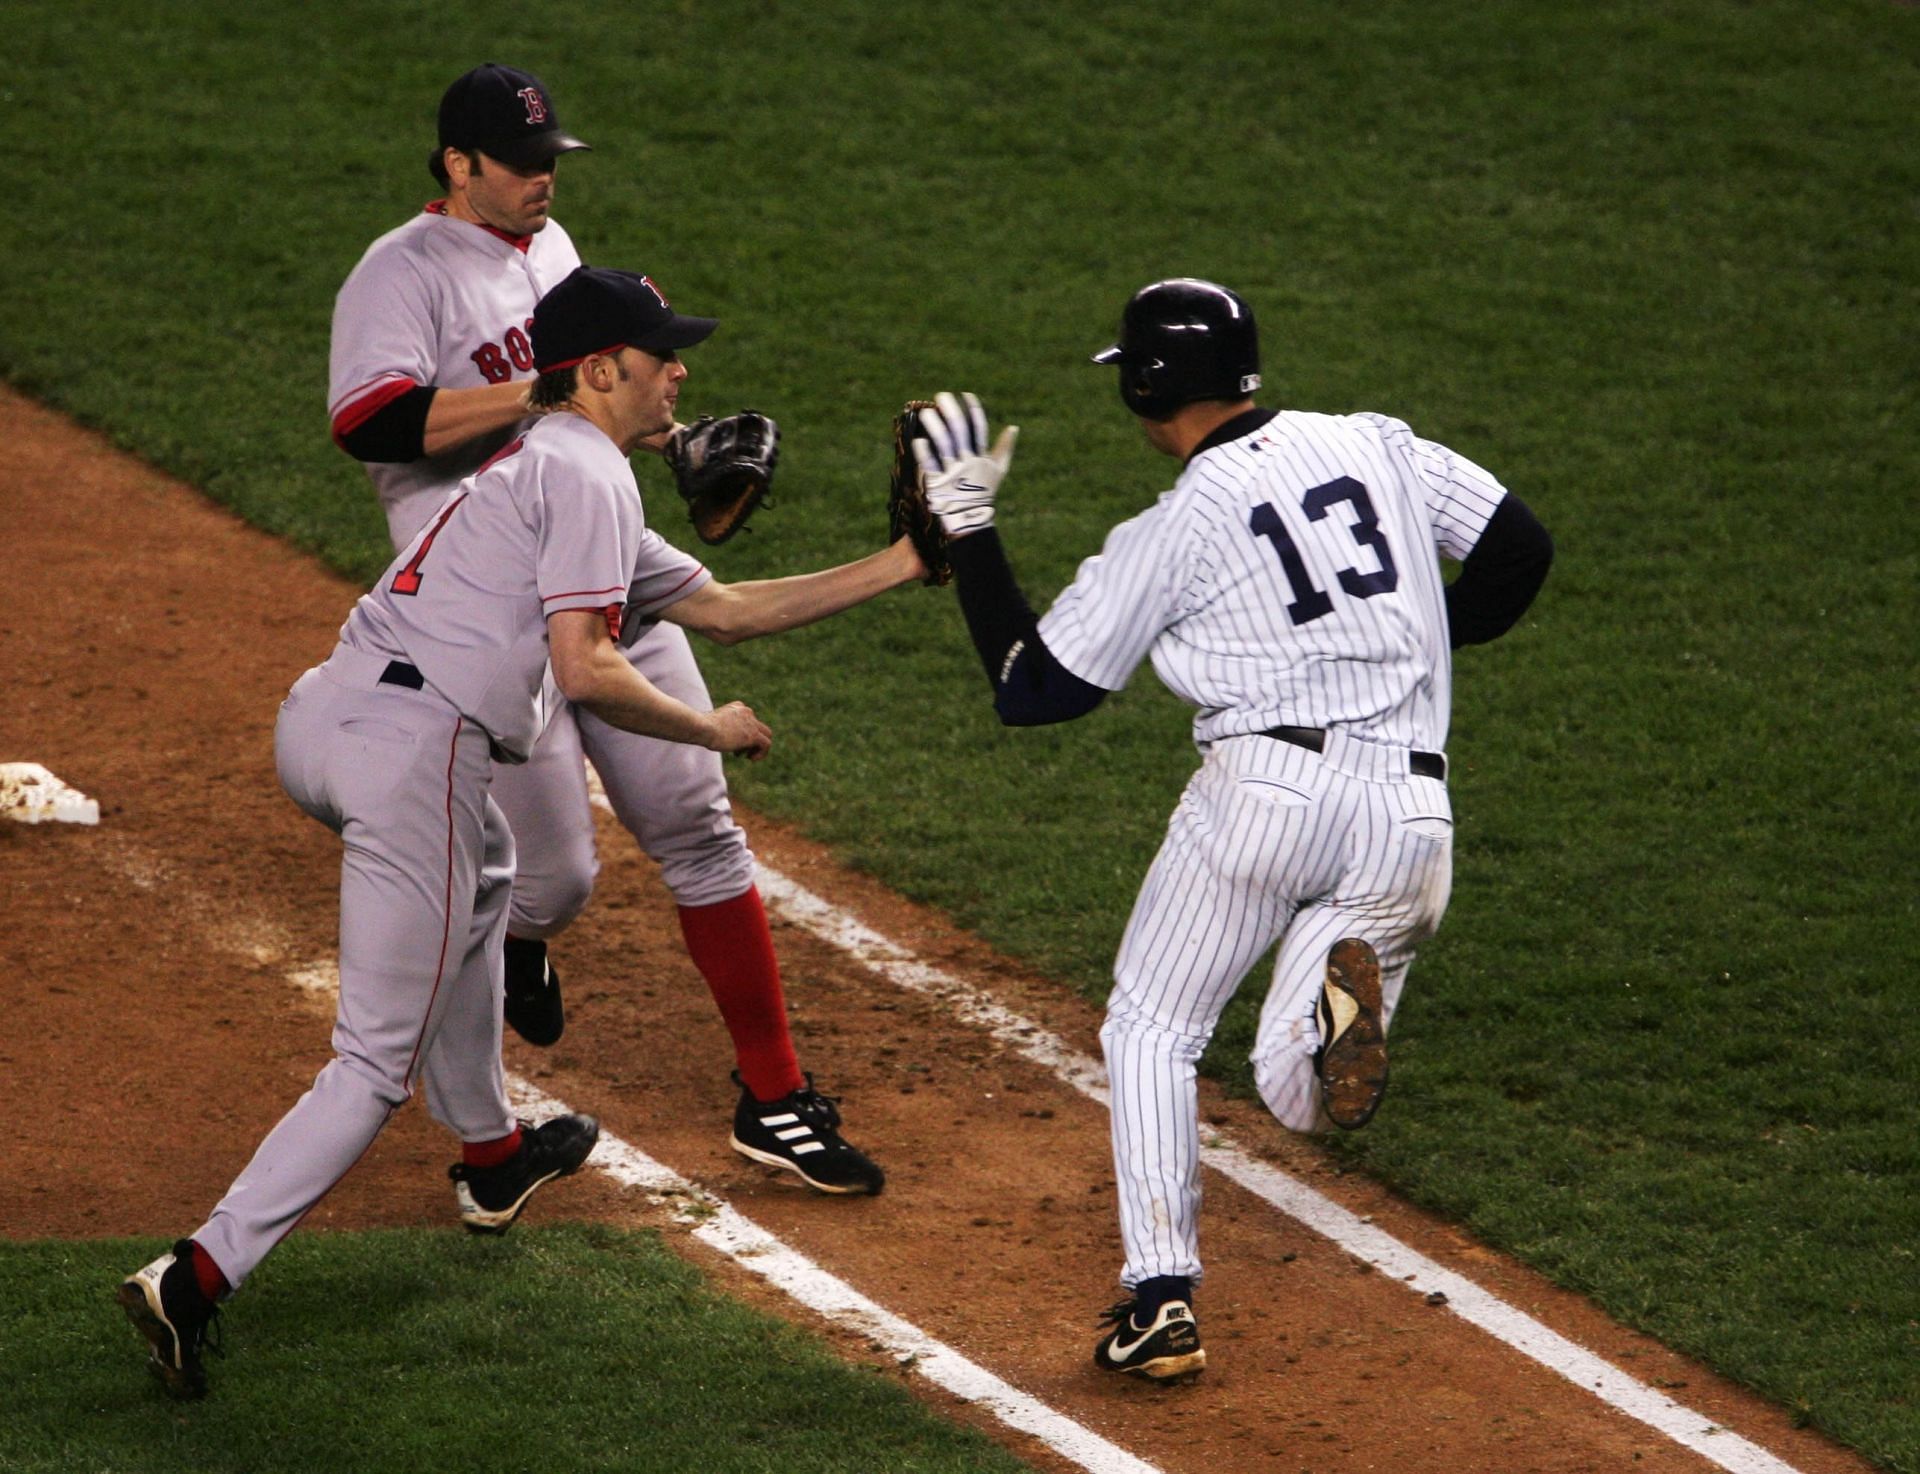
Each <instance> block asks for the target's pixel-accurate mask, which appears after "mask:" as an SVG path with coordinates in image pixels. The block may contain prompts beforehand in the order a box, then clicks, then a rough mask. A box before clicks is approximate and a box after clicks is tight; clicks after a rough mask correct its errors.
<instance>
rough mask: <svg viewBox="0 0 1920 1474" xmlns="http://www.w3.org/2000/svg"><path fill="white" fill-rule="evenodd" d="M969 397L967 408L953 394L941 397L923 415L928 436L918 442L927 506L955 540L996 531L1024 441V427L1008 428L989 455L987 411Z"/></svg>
mask: <svg viewBox="0 0 1920 1474" xmlns="http://www.w3.org/2000/svg"><path fill="white" fill-rule="evenodd" d="M963 397H964V399H965V401H966V402H965V405H964V406H963V405H962V404H961V401H960V399H957V398H955V397H954V396H953V395H952V394H948V393H944V392H943V393H941V394H938V395H936V396H935V397H934V407H933V408H932V409H925V410H922V411H921V412H920V424H921V427H922V428H923V429H924V430H925V431H926V432H927V434H926V435H925V436H924V437H921V438H916V439H915V440H914V442H913V454H914V459H915V460H916V461H918V462H919V464H920V475H921V479H922V484H923V485H924V486H925V487H926V493H927V506H928V507H929V508H930V509H931V510H932V512H933V514H934V516H936V517H938V518H939V519H940V525H941V527H942V528H944V529H945V531H946V534H947V536H948V537H953V538H960V537H966V536H967V535H969V534H970V533H975V532H979V531H981V530H982V529H984V528H988V527H991V526H992V525H993V499H994V497H995V495H996V494H997V493H998V492H999V490H1000V482H1001V480H1002V479H1003V478H1004V477H1005V476H1006V474H1007V469H1008V467H1009V466H1011V465H1012V464H1013V446H1014V442H1015V441H1016V440H1017V439H1019V436H1020V427H1019V426H1018V425H1008V426H1007V427H1006V428H1005V429H1003V430H1002V431H1001V432H1000V438H999V439H998V440H997V441H995V442H994V445H993V449H992V450H988V449H987V448H986V440H987V416H986V411H985V410H984V409H982V408H981V405H980V401H979V400H978V399H977V398H976V397H975V396H973V395H972V394H967V395H964V396H963Z"/></svg>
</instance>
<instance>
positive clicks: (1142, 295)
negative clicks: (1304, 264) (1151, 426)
mask: <svg viewBox="0 0 1920 1474" xmlns="http://www.w3.org/2000/svg"><path fill="white" fill-rule="evenodd" d="M1093 361H1094V362H1095V363H1110V364H1117V365H1118V366H1119V369H1120V398H1121V400H1122V401H1123V402H1124V403H1125V404H1126V406H1127V408H1128V409H1129V410H1131V411H1132V412H1133V413H1134V414H1136V415H1138V416H1140V417H1141V418H1142V419H1147V420H1164V419H1167V418H1169V417H1170V416H1172V414H1173V413H1174V411H1176V410H1177V409H1179V408H1180V406H1181V405H1183V404H1191V403H1192V402H1193V401H1194V400H1196V399H1225V400H1234V399H1241V398H1244V397H1245V396H1246V395H1248V394H1251V393H1252V392H1253V391H1254V390H1255V389H1258V388H1259V387H1260V339H1259V334H1258V332H1257V331H1256V330H1255V328H1254V323H1253V309H1252V308H1251V307H1249V306H1248V305H1247V303H1246V300H1245V299H1244V298H1243V297H1241V296H1240V294H1239V293H1238V292H1234V291H1230V290H1229V289H1228V288H1226V287H1223V286H1220V285H1218V284H1216V283H1214V282H1208V281H1200V280H1198V279H1196V278H1193V277H1174V278H1170V279H1169V280H1167V281H1158V282H1154V283H1152V284H1151V285H1149V286H1145V287H1142V288H1141V289H1140V290H1139V291H1137V292H1135V293H1134V294H1133V297H1132V298H1131V300H1129V301H1128V303H1127V306H1126V310H1125V311H1124V312H1123V313H1122V314H1121V318H1120V338H1119V341H1118V342H1116V343H1114V344H1113V345H1112V346H1111V347H1109V348H1104V349H1102V350H1101V351H1100V352H1098V353H1096V354H1094V355H1093Z"/></svg>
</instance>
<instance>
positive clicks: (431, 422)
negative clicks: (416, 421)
mask: <svg viewBox="0 0 1920 1474" xmlns="http://www.w3.org/2000/svg"><path fill="white" fill-rule="evenodd" d="M527 387H528V386H527V383H526V382H525V381H521V382H517V383H508V384H487V385H484V386H483V387H481V388H478V389H438V390H435V391H434V396H433V403H432V404H430V405H429V406H428V407H427V424H426V454H428V455H430V456H437V455H442V454H444V453H445V452H447V451H450V450H454V449H457V448H458V447H460V446H462V445H465V444H466V443H467V442H468V441H469V440H473V439H476V438H478V437H479V436H482V435H490V434H492V433H493V432H494V431H496V430H504V429H506V428H507V426H509V425H513V424H517V423H518V422H519V421H521V420H523V419H525V418H526V417H527Z"/></svg>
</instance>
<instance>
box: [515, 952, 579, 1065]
mask: <svg viewBox="0 0 1920 1474" xmlns="http://www.w3.org/2000/svg"><path fill="white" fill-rule="evenodd" d="M506 952H507V999H506V1009H505V1012H506V1020H507V1025H508V1027H510V1028H511V1029H512V1030H513V1032H514V1033H516V1034H518V1035H519V1036H520V1037H521V1038H522V1039H524V1040H526V1041H527V1043H529V1044H538V1045H540V1046H541V1047H542V1048H545V1047H546V1046H547V1045H549V1044H552V1043H554V1042H556V1041H557V1040H558V1039H559V1038H560V1033H561V1031H562V1030H563V1029H565V1028H566V1026H567V1015H566V1010H564V1009H563V1008H561V1006H560V974H559V973H557V972H555V971H554V970H553V964H552V963H551V962H549V961H548V960H547V944H546V943H545V942H528V941H523V940H521V939H520V938H519V937H508V938H507V946H506Z"/></svg>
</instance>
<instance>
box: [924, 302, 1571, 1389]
mask: <svg viewBox="0 0 1920 1474" xmlns="http://www.w3.org/2000/svg"><path fill="white" fill-rule="evenodd" d="M1094 362H1096V363H1102V364H1112V365H1115V366H1116V367H1117V368H1118V371H1119V376H1120V395H1121V398H1122V400H1123V401H1124V402H1125V404H1126V406H1127V408H1128V409H1129V410H1131V411H1132V412H1133V413H1134V414H1135V415H1136V416H1138V417H1139V419H1140V422H1141V425H1142V428H1143V429H1144V430H1145V432H1146V437H1147V440H1148V441H1149V443H1150V444H1151V445H1152V446H1153V447H1154V449H1156V450H1158V451H1160V452H1162V453H1164V454H1166V455H1169V456H1172V457H1174V458H1175V459H1176V460H1178V461H1179V462H1180V463H1181V466H1182V470H1181V473H1180V476H1179V479H1178V480H1177V481H1176V482H1175V484H1174V486H1173V489H1172V490H1171V491H1168V492H1166V493H1164V494H1163V495H1162V496H1161V497H1160V498H1159V499H1158V500H1157V501H1156V502H1155V503H1154V504H1153V505H1152V506H1151V507H1148V508H1147V509H1146V510H1145V511H1143V512H1141V513H1140V514H1139V515H1137V516H1135V517H1132V518H1130V519H1128V520H1127V521H1124V522H1122V523H1120V524H1119V525H1118V526H1117V527H1115V528H1114V529H1113V530H1112V532H1110V533H1109V534H1108V536H1107V539H1106V543H1105V545H1104V546H1103V547H1102V549H1101V551H1100V553H1099V554H1098V555H1097V556H1095V557H1092V558H1089V559H1087V560H1086V561H1085V562H1084V563H1082V564H1081V566H1080V569H1079V572H1078V574H1077V575H1076V576H1075V578H1074V580H1073V582H1072V584H1070V585H1069V586H1068V587H1067V589H1066V590H1065V591H1064V592H1062V593H1061V595H1060V596H1059V598H1058V599H1056V600H1055V601H1054V603H1053V606H1052V607H1051V608H1050V609H1049V610H1048V611H1047V613H1046V614H1045V616H1044V617H1042V618H1039V619H1037V620H1036V619H1035V617H1034V615H1033V613H1032V611H1031V609H1030V608H1029V607H1028V605H1027V603H1026V600H1025V599H1024V597H1023V596H1022V595H1021V593H1020V590H1019V587H1018V585H1017V583H1016V582H1015V580H1014V577H1013V574H1012V572H1011V570H1010V568H1009V566H1008V564H1007V560H1006V555H1005V553H1004V551H1003V550H1002V548H1001V544H1000V539H999V535H998V533H997V532H996V531H995V530H994V528H993V526H992V523H993V503H994V495H995V492H996V490H997V488H998V485H999V482H1000V479H1001V478H1002V476H1004V474H1005V472H1006V470H1007V466H1008V463H1009V462H1010V460H1011V456H1012V450H1013V432H1012V431H1008V432H1006V433H1004V434H1003V435H1002V437H1001V439H1000V441H999V443H998V444H997V445H995V446H993V447H992V448H991V449H989V448H988V444H987V424H986V417H985V415H984V413H983V412H982V411H981V409H980V405H979V401H977V400H975V399H973V398H972V396H967V397H966V401H965V403H962V402H961V401H959V400H957V399H955V397H954V396H952V395H942V396H940V397H939V399H937V400H936V401H935V408H934V409H933V410H928V411H923V412H922V420H923V426H924V428H925V430H926V436H925V438H924V439H923V440H917V441H916V442H915V450H916V453H917V454H918V455H919V457H920V462H921V466H922V470H923V472H924V475H925V485H926V488H927V495H928V501H929V504H930V505H931V506H932V508H933V510H934V511H935V513H936V514H937V515H938V516H939V517H940V520H941V523H942V526H943V527H944V529H945V530H946V532H947V533H948V535H949V536H950V537H952V538H954V539H957V540H956V541H955V542H954V543H953V545H952V548H951V556H952V560H953V564H954V573H955V580H956V583H957V585H958V589H959V596H960V601H961V605H962V608H963V610H964V611H965V615H966V620H967V627H968V629H969V631H970V632H971V634H972V636H973V640H974V643H975V645H976V646H977V647H978V649H979V652H980V656H981V659H982V661H983V662H984V664H985V666H986V671H987V675H988V678H989V680H990V681H991V682H992V685H993V691H994V705H995V709H996V710H997V711H998V713H999V715H1000V719H1001V720H1002V721H1003V722H1005V723H1007V724H1008V725H1013V726H1022V725H1032V724H1038V723H1046V722H1057V721H1064V720H1068V719H1070V718H1073V717H1078V716H1082V715H1084V714H1085V713H1087V712H1089V711H1091V710H1092V709H1093V708H1094V707H1095V706H1096V705H1098V704H1099V702H1100V701H1101V699H1102V698H1103V697H1104V696H1105V695H1106V693H1107V692H1109V691H1117V690H1119V689H1120V688H1121V687H1122V686H1124V685H1125V684H1126V681H1127V679H1128V677H1129V676H1130V675H1131V674H1132V672H1133V670H1134V668H1135V667H1136V666H1138V665H1139V663H1140V661H1141V660H1142V659H1147V658H1150V659H1151V660H1152V662H1153V667H1154V670H1155V672H1156V673H1157V674H1158V675H1159V677H1160V679H1161V680H1162V681H1163V682H1165V684H1166V685H1167V686H1168V688H1169V689H1171V690H1172V691H1173V692H1174V693H1175V694H1176V695H1178V696H1180V697H1181V698H1182V699H1183V700H1185V701H1187V702H1189V703H1190V704H1191V705H1193V706H1194V707H1195V708H1197V714H1196V716H1195V718H1194V725H1193V734H1194V741H1195V744H1196V746H1198V748H1199V750H1200V752H1201V755H1202V761H1201V764H1200V768H1199V771H1198V772H1197V773H1195V774H1194V776H1193V779H1192V781H1191V782H1189V783H1188V785H1187V788H1186V791H1185V793H1184V794H1183V795H1182V797H1181V800H1180V803H1179V806H1178V807H1177V808H1176V809H1175V810H1174V813H1173V816H1172V819H1171V820H1170V822H1169V824H1168V826H1167V836H1166V840H1165V842H1164V844H1163V845H1162V847H1161V849H1160V852H1159V854H1158V856H1157V857H1156V858H1155V860H1154V862H1153V865H1152V867H1151V869H1149V871H1148V872H1147V877H1146V880H1145V883H1144V884H1143V885H1142V886H1141V889H1140V894H1139V897H1138V899H1137V900H1136V902H1135V904H1134V910H1133V915H1132V917H1131V919H1130V920H1129V921H1128V924H1127V928H1126V933H1125V935H1124V937H1123V938H1122V940H1121V943H1120V950H1119V955H1118V957H1117V959H1116V961H1115V964H1114V989H1113V993H1112V996H1111V998H1110V999H1109V1002H1108V1005H1107V1018H1106V1024H1105V1026H1104V1027H1103V1028H1102V1030H1101V1042H1102V1044H1103V1045H1104V1047H1105V1050H1106V1058H1107V1070H1108V1076H1109V1082H1110V1088H1111V1091H1112V1132H1113V1154H1114V1170H1115V1174H1116V1176H1117V1179H1118V1183H1119V1207H1120V1231H1121V1237H1122V1239H1123V1241H1124V1244H1125V1249H1126V1262H1125V1265H1124V1267H1123V1268H1122V1271H1121V1275H1120V1280H1121V1284H1122V1285H1123V1286H1124V1287H1125V1288H1126V1290H1127V1292H1128V1297H1127V1299H1126V1300H1124V1301H1123V1302H1122V1303H1120V1304H1119V1305H1116V1306H1115V1307H1114V1308H1113V1309H1112V1310H1110V1311H1109V1312H1108V1313H1107V1317H1106V1321H1107V1323H1108V1324H1109V1325H1110V1326H1111V1327H1112V1329H1111V1330H1109V1331H1107V1332H1106V1333H1104V1334H1103V1335H1102V1337H1101V1339H1100V1341H1099V1344H1098V1345H1097V1346H1096V1348H1095V1351H1094V1361H1095V1363H1096V1364H1097V1365H1098V1366H1100V1367H1101V1368H1103V1369H1106V1370H1109V1371H1114V1372H1122V1373H1129V1374H1134V1375H1138V1376H1143V1377H1148V1378H1153V1379H1162V1380H1164V1379H1167V1378H1173V1377H1181V1376H1189V1375H1192V1374H1195V1373H1197V1372H1199V1371H1200V1370H1201V1369H1202V1368H1203V1367H1204V1366H1205V1364H1206V1352H1205V1351H1204V1350H1203V1349H1202V1346H1201V1343H1200V1331H1199V1326H1198V1324H1197V1322H1196V1321H1195V1318H1194V1313H1193V1287H1194V1285H1195V1284H1197V1283H1198V1281H1199V1279H1200V1273H1201V1266H1200V1256H1199V1242H1198V1233H1197V1216H1198V1211H1199V1207H1200V1177H1199V1165H1200V1160H1199V1153H1200V1141H1199V1125H1198V1097H1197V1093H1196V1087H1195V1075H1194V1071H1195V1064H1196V1062H1197V1061H1198V1060H1199V1058H1200V1055H1201V1053H1202V1051H1203V1050H1204V1049H1205V1048H1206V1044H1207V1041H1208V1039H1209V1038H1210V1037H1211V1036H1212V1033H1213V1030H1214V1026H1215V1024H1216V1023H1217V1022H1218V1021H1219V1017H1220V1012H1221V1010H1222V1009H1223V1008H1224V1007H1225V1006H1226V1003H1227V1000H1228V999H1229V998H1230V997H1231V996H1232V994H1233V992H1234V990H1235V989H1236V988H1237V987H1238V986H1239V984H1240V982H1241V979H1242V978H1243V977H1244V976H1245V974H1246V972H1247V970H1248V969H1249V968H1250V967H1252V965H1253V964H1254V962H1255V961H1256V960H1257V959H1258V958H1259V957H1260V956H1261V954H1262V953H1264V952H1265V951H1266V950H1267V949H1268V948H1269V947H1271V946H1273V945H1274V944H1275V943H1276V942H1278V943H1279V952H1278V960H1277V961H1276V963H1275V965H1274V973H1273V982H1272V985H1271V987H1270V989H1269V991H1268V993H1267V998H1266V1002H1265V1005H1264V1007H1263V1008H1262V1010H1261V1014H1260V1025H1259V1031H1258V1036H1257V1038H1256V1041H1255V1043H1254V1048H1253V1056H1252V1059H1253V1065H1254V1078H1255V1080H1256V1081H1257V1082H1258V1085H1259V1088H1260V1092H1261V1095H1262V1096H1263V1097H1264V1099H1265V1100H1266V1102H1267V1105H1268V1107H1269V1108H1270V1109H1271V1110H1272V1111H1273V1113H1274V1115H1275V1116H1276V1117H1278V1118H1279V1120H1280V1121H1281V1122H1282V1123H1283V1124H1285V1125H1286V1126H1288V1127H1290V1128H1292V1129H1294V1130H1296V1131H1312V1130H1316V1129H1320V1128H1322V1127H1323V1126H1325V1125H1326V1124H1328V1123H1329V1122H1330V1123H1331V1124H1333V1125H1335V1126H1339V1127H1345V1128H1353V1127H1358V1126H1362V1125H1364V1124H1365V1123H1366V1122H1367V1121H1368V1120H1369V1119H1370V1118H1371V1117H1372V1115H1373V1113H1374V1110H1375V1108H1376V1107H1377V1106H1378V1105H1379V1103H1380V1098H1381V1095H1382V1093H1383V1092H1384V1091H1385V1089H1386V1084H1387V1053H1386V1036H1387V1027H1388V1024H1389V1022H1390V1020H1391V1018H1392V1015H1393V1010H1394V1007H1395V1005H1396V1003H1397V1002H1398V1000H1399V997H1400V992H1401V989H1402V987H1403V986H1404V984H1405V982H1406V978H1407V969H1408V967H1409V966H1410V965H1411V963H1412V961H1413V956H1414V949H1415V947H1416V946H1418V944H1419V943H1420V942H1421V941H1423V940H1424V939H1425V938H1427V937H1429V936H1431V935H1432V934H1433V932H1434V930H1435V929H1436V928H1437V927H1438V925H1439V923H1440V917H1441V914H1442V912H1443V911H1444V910H1445V909H1446V904H1447V897H1448V892H1449V888H1450V885H1451V879H1452V846H1453V817H1452V810H1451V807H1450V805H1449V802H1448V797H1447V786H1446V773H1447V760H1446V757H1445V756H1444V753H1445V748H1446V738H1447V721H1448V709H1449V697H1450V686H1451V679H1452V668H1451V654H1450V651H1451V649H1452V648H1454V647H1457V646H1461V645H1469V644H1477V643H1480V642H1482V641H1486V640H1491V639H1494V638H1495V637H1497V636H1498V635H1500V634H1502V633H1504V632H1505V631H1506V630H1508V629H1509V628H1511V627H1512V625H1513V624H1514V623H1515V622H1516V621H1517V620H1518V619H1519V618H1520V616H1521V615H1522V614H1523V613H1524V612H1525V610H1526V609H1527V607H1528V605H1529V604H1530V603H1531V602H1532V600H1533V597H1534V595H1535V594H1536V593H1537V592H1538V590H1539V588H1540V585H1541V583H1542V581H1543V580H1544V579H1545V577H1546V573H1547V568H1548V566H1549V564H1550V563H1551V561H1552V555H1553V547H1552V542H1551V539H1550V538H1549V537H1548V535H1547V533H1546V531H1545V529H1544V528H1542V527H1541V525H1540V523H1539V522H1538V521H1537V520H1536V519H1535V518H1534V516H1533V515H1532V513H1531V512H1529V511H1528V510H1527V508H1526V507H1525V505H1524V504H1522V502H1521V501H1520V499H1519V498H1518V497H1515V496H1513V495H1512V494H1511V493H1509V492H1508V491H1507V490H1506V488H1504V487H1503V486H1502V485H1501V484H1500V483H1499V482H1498V481H1496V480H1495V479H1494V478H1493V477H1492V476H1491V475H1489V474H1488V473H1487V472H1486V471H1484V470H1483V469H1481V468H1480V467H1479V466H1476V465H1475V464H1474V463H1473V462H1471V461H1469V460H1468V459H1467V458H1466V457H1464V456H1461V455H1458V454H1456V453H1454V452H1453V451H1450V450H1448V449H1447V448H1446V447H1445V446H1442V445H1438V444H1436V443H1434V442H1433V441H1430V440H1423V439H1421V438H1420V437H1419V436H1417V435H1415V434H1414V433H1413V432H1412V431H1411V430H1410V429H1408V428H1407V426H1406V425H1404V424H1402V423H1401V422H1400V421H1398V420H1394V419H1389V418H1387V417H1385V416H1383V415H1376V414H1355V415H1320V414H1307V413H1303V412H1297V411H1278V412H1276V411H1274V410H1270V409H1262V408H1259V407H1257V406H1256V405H1255V404H1254V402H1253V398H1252V395H1253V392H1254V391H1255V390H1256V389H1258V388H1259V386H1260V358H1259V342H1258V337H1257V333H1256V329H1255V326H1254V318H1253V313H1252V310H1251V309H1250V308H1249V307H1248V305H1247V304H1246V302H1245V301H1243V300H1242V299H1241V298H1240V297H1239V296H1238V295H1237V294H1236V293H1234V292H1232V291H1229V290H1228V289H1226V288H1225V287H1221V286H1217V285H1215V284H1213V283H1211V282H1203V281H1196V280H1192V279H1184V278H1183V279H1176V280H1170V281H1161V282H1155V283H1153V284H1152V285H1150V286H1147V287H1145V288H1143V289H1141V290H1140V291H1139V292H1138V293H1136V294H1135V295H1134V297H1133V298H1132V299H1131V300H1130V301H1129V302H1128V304H1127V306H1126V309H1125V312H1124V315H1123V317H1122V322H1121V332H1120V339H1119V341H1118V342H1117V343H1115V344H1113V345H1112V346H1111V347H1109V348H1107V349H1105V350H1104V351H1102V352H1100V353H1098V354H1096V355H1095V356H1094ZM1443 557H1444V558H1450V559H1458V560H1462V568H1461V570H1460V573H1459V576H1458V577H1457V578H1455V579H1454V580H1453V582H1451V583H1450V584H1449V583H1443V582H1442V579H1441V569H1440V560H1441V558H1443Z"/></svg>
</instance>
